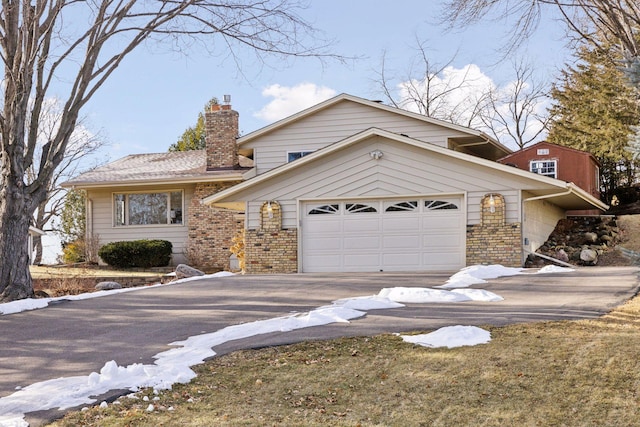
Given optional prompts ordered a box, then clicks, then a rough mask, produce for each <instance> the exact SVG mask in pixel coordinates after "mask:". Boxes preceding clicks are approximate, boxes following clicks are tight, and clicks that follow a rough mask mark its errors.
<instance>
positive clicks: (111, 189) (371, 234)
mask: <svg viewBox="0 0 640 427" xmlns="http://www.w3.org/2000/svg"><path fill="white" fill-rule="evenodd" d="M206 121H207V150H206V151H205V150H203V151H194V152H183V153H162V154H143V155H136V156H128V157H125V158H124V159H121V160H118V161H116V162H114V163H111V164H109V165H106V166H104V167H102V168H98V169H96V170H95V171H92V172H89V173H87V174H83V175H81V176H79V177H77V178H75V179H73V180H71V181H69V182H67V183H66V184H65V186H67V187H76V188H83V189H86V190H87V197H88V203H87V206H88V212H87V218H88V224H87V230H88V232H89V233H92V234H95V235H99V238H100V241H101V242H102V243H106V242H110V241H116V240H132V239H139V238H163V239H167V240H170V241H172V242H173V244H174V258H173V259H174V263H178V262H183V261H185V259H187V258H188V260H189V261H190V262H191V263H192V264H194V265H199V266H202V267H205V268H211V269H213V268H220V269H226V268H229V257H230V255H231V254H230V250H229V249H230V247H231V245H233V241H232V239H233V238H234V237H235V238H236V240H238V239H239V240H242V241H243V242H244V251H245V261H246V271H247V272H248V273H291V272H314V271H340V272H347V271H420V270H422V271H425V270H431V271H436V270H438V271H451V270H456V269H459V268H461V267H464V266H465V265H469V264H477V263H501V264H503V265H511V266H516V265H517V266H519V265H522V263H523V260H524V257H525V256H526V251H533V250H535V249H537V248H538V247H539V246H540V245H541V244H542V243H543V242H544V241H545V240H546V238H547V236H548V235H549V233H550V232H551V231H552V230H553V228H554V226H555V225H556V223H557V221H558V220H559V219H561V218H563V217H564V216H565V212H566V211H567V210H569V209H593V208H597V209H606V205H604V204H603V203H602V202H600V201H599V200H597V198H595V197H593V196H592V195H591V194H589V193H587V192H586V191H584V190H582V189H580V188H579V187H577V186H576V185H574V184H571V183H567V182H563V181H560V180H557V179H553V178H549V177H545V176H541V175H535V174H532V173H529V172H527V171H522V170H519V169H516V168H513V167H510V166H506V165H502V164H499V163H496V162H495V160H496V159H498V158H502V157H504V156H506V155H508V154H510V150H509V149H507V148H506V147H504V146H502V145H501V144H500V143H498V142H497V141H495V140H493V139H491V138H490V137H489V136H487V135H485V134H483V133H481V132H478V131H476V130H473V129H469V128H465V127H462V126H457V125H453V124H451V123H447V122H443V121H439V120H435V119H431V118H428V117H425V116H423V115H420V114H416V113H412V112H408V111H404V110H400V109H396V108H392V107H389V106H386V105H384V104H381V103H377V102H372V101H368V100H365V99H361V98H357V97H354V96H351V95H345V94H343V95H339V96H337V97H334V98H332V99H330V100H328V101H325V102H322V103H320V104H318V105H316V106H314V107H311V108H309V109H306V110H304V111H301V112H300V113H297V114H294V115H293V116H291V117H289V118H286V119H284V120H281V121H278V122H276V123H274V124H272V125H270V126H267V127H265V128H262V129H260V130H258V131H255V132H252V133H250V134H248V135H246V136H243V137H240V138H237V139H236V136H237V132H238V115H237V113H236V112H235V111H233V110H231V109H230V107H229V106H227V105H225V106H214V111H210V112H207V114H206Z"/></svg>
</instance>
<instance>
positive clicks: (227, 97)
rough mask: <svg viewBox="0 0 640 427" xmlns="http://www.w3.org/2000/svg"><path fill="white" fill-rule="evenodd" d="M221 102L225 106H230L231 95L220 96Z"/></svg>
mask: <svg viewBox="0 0 640 427" xmlns="http://www.w3.org/2000/svg"><path fill="white" fill-rule="evenodd" d="M222 100H223V102H224V103H225V104H226V105H229V104H231V95H222Z"/></svg>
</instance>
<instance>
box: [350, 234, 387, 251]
mask: <svg viewBox="0 0 640 427" xmlns="http://www.w3.org/2000/svg"><path fill="white" fill-rule="evenodd" d="M343 241H344V249H346V250H349V249H360V250H372V249H374V250H377V249H379V248H380V241H381V236H353V237H348V236H345V237H344V238H343Z"/></svg>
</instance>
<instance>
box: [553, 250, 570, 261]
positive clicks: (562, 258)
mask: <svg viewBox="0 0 640 427" xmlns="http://www.w3.org/2000/svg"><path fill="white" fill-rule="evenodd" d="M556 259H559V260H560V261H563V262H569V255H567V253H566V252H565V250H564V249H559V250H557V251H556Z"/></svg>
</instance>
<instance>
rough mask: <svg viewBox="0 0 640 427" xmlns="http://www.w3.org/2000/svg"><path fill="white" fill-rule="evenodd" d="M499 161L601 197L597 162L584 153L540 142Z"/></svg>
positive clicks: (591, 155)
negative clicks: (572, 184)
mask: <svg viewBox="0 0 640 427" xmlns="http://www.w3.org/2000/svg"><path fill="white" fill-rule="evenodd" d="M498 162H500V163H503V164H508V165H511V166H515V167H517V168H520V169H524V170H528V171H530V172H533V173H537V174H540V175H544V176H548V177H551V178H557V179H561V180H563V181H567V182H573V183H574V184H575V185H577V186H578V187H580V188H582V189H583V190H585V191H586V192H587V193H589V194H591V195H592V196H594V197H600V163H599V162H598V160H596V158H595V157H594V156H593V154H591V153H588V152H586V151H581V150H576V149H574V148H570V147H563V146H562V145H557V144H552V143H550V142H546V141H542V142H538V143H537V144H534V145H531V146H530V147H527V148H524V149H522V150H520V151H516V152H515V153H511V154H509V155H507V156H505V157H503V158H501V159H498Z"/></svg>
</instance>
